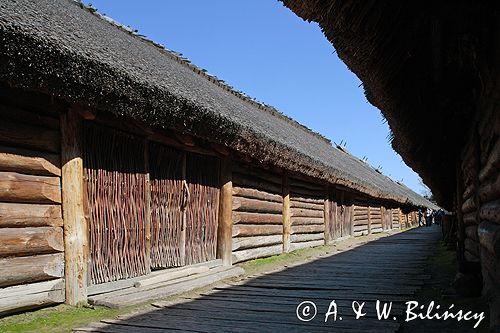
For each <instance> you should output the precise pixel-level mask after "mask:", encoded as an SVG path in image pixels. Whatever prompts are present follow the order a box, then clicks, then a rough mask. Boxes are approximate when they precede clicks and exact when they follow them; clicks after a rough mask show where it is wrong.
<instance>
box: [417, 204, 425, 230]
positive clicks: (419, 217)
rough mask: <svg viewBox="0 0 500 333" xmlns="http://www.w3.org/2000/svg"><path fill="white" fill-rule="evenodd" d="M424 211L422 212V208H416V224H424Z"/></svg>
mask: <svg viewBox="0 0 500 333" xmlns="http://www.w3.org/2000/svg"><path fill="white" fill-rule="evenodd" d="M423 219H424V212H422V208H419V209H418V226H419V227H421V226H423V225H424V221H423Z"/></svg>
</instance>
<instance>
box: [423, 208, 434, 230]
mask: <svg viewBox="0 0 500 333" xmlns="http://www.w3.org/2000/svg"><path fill="white" fill-rule="evenodd" d="M432 215H433V214H432V210H431V209H430V208H427V212H426V214H425V225H426V226H427V227H430V226H431V225H432Z"/></svg>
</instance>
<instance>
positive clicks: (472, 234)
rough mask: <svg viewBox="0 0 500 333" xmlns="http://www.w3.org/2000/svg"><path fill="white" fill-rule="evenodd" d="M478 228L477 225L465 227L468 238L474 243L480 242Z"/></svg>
mask: <svg viewBox="0 0 500 333" xmlns="http://www.w3.org/2000/svg"><path fill="white" fill-rule="evenodd" d="M477 228H478V226H477V225H470V226H467V227H465V235H466V236H467V237H468V238H471V239H473V240H474V241H476V242H479V237H478V235H477Z"/></svg>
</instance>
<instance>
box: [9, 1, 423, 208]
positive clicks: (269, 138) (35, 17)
mask: <svg viewBox="0 0 500 333" xmlns="http://www.w3.org/2000/svg"><path fill="white" fill-rule="evenodd" d="M0 40H1V43H0V81H4V82H7V83H8V84H10V85H11V86H14V87H21V88H24V89H27V90H32V91H38V92H43V93H47V94H50V95H52V96H55V97H57V98H60V99H62V100H64V101H67V102H68V103H78V104H85V105H88V106H89V107H92V108H96V109H99V110H104V111H109V112H112V113H114V114H115V115H117V116H123V117H130V118H133V119H135V120H138V121H141V122H144V123H146V124H148V125H150V126H153V127H156V128H160V129H164V130H177V131H180V132H183V133H189V134H192V135H195V136H197V137H199V138H203V139H206V140H208V141H211V142H214V143H218V144H223V145H225V146H226V147H229V148H231V149H232V150H234V151H236V152H238V153H241V154H244V155H246V156H250V157H251V158H253V159H255V160H256V161H259V162H260V163H263V164H268V165H272V166H275V167H279V168H283V169H285V170H289V171H291V172H297V173H301V174H305V175H308V176H311V177H315V178H318V179H321V180H324V181H328V182H331V183H335V184H340V185H343V186H347V187H350V188H352V189H355V190H357V191H360V192H362V193H365V194H367V195H370V196H373V197H376V198H380V199H383V200H388V201H394V202H397V203H402V204H407V205H412V206H430V205H432V204H431V203H429V202H428V201H427V200H425V199H424V198H422V197H421V196H419V195H417V194H416V193H414V192H413V191H411V190H410V189H408V188H406V187H405V186H402V185H400V184H397V183H396V182H394V181H392V180H391V179H389V178H388V177H386V176H383V175H381V174H379V173H378V172H376V171H375V169H373V168H372V167H371V166H369V165H368V164H366V163H364V162H362V161H360V160H359V159H358V158H356V157H354V156H352V155H350V154H348V153H346V152H344V151H341V150H340V149H337V148H336V147H333V146H332V144H331V143H330V142H329V141H328V140H327V139H325V138H323V137H322V136H320V135H319V134H316V133H313V132H312V131H310V130H308V129H307V128H305V127H304V126H302V125H300V124H298V123H297V122H295V121H293V120H291V119H290V118H288V117H286V116H284V115H283V114H281V113H279V112H278V111H276V110H275V109H273V108H271V107H268V106H266V105H263V104H261V103H258V102H255V101H253V100H252V99H251V98H249V97H247V96H245V95H243V94H242V93H239V92H237V91H235V90H233V89H232V88H231V87H229V86H227V85H226V84H224V83H222V82H221V81H220V80H218V79H217V78H216V77H214V76H211V75H208V74H206V73H205V72H204V71H203V70H201V69H199V68H197V67H195V66H194V65H192V64H190V63H189V62H188V61H187V60H186V59H184V58H182V57H181V56H179V55H178V54H176V53H174V52H172V51H169V50H167V49H165V48H163V47H162V46H161V45H158V44H155V43H154V42H152V41H149V40H147V39H145V38H143V37H141V36H138V35H137V34H136V33H134V32H133V31H132V30H130V29H128V28H125V27H121V26H118V25H117V24H116V23H115V22H113V21H112V20H110V19H109V18H105V17H102V16H100V15H99V14H97V13H95V12H94V11H93V10H91V9H88V8H85V7H84V6H83V5H82V4H80V3H78V2H74V1H70V0H40V1H29V0H23V1H15V2H14V1H7V2H2V3H0Z"/></svg>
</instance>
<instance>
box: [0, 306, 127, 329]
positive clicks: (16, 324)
mask: <svg viewBox="0 0 500 333" xmlns="http://www.w3.org/2000/svg"><path fill="white" fill-rule="evenodd" d="M128 311H130V309H127V308H124V309H119V310H117V309H108V308H105V307H95V308H94V309H91V308H81V307H80V308H76V307H72V306H68V305H64V304H62V305H58V306H54V307H50V308H45V309H41V310H37V311H33V312H25V313H21V314H18V315H13V316H10V317H6V318H2V319H0V332H3V333H6V332H37V333H49V332H50V333H61V332H71V329H72V328H74V327H78V326H83V325H85V324H88V323H90V322H94V321H98V320H101V319H104V318H113V317H116V316H118V315H120V314H123V313H126V312H128Z"/></svg>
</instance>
